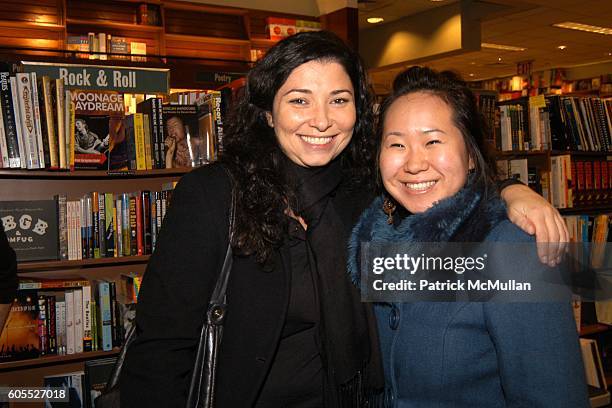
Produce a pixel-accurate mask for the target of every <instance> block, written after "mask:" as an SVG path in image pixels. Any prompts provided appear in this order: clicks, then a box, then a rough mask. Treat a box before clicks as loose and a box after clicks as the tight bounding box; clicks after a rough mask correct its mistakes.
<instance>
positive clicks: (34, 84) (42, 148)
mask: <svg viewBox="0 0 612 408" xmlns="http://www.w3.org/2000/svg"><path fill="white" fill-rule="evenodd" d="M30 85H31V89H32V111H33V117H34V128H35V131H36V138H37V144H38V157H39V159H40V166H39V167H40V168H41V169H44V168H45V167H47V166H48V165H49V145H48V143H47V138H46V137H45V138H43V133H42V126H41V124H42V117H41V115H40V96H39V95H38V80H37V78H36V72H32V73H30Z"/></svg>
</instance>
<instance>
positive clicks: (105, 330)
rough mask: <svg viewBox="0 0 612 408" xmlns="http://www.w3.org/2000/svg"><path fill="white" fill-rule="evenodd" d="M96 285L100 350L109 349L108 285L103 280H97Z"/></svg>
mask: <svg viewBox="0 0 612 408" xmlns="http://www.w3.org/2000/svg"><path fill="white" fill-rule="evenodd" d="M97 286H98V290H97V298H96V304H97V305H98V308H99V311H98V313H99V318H98V321H99V322H100V325H99V327H98V336H99V338H100V339H101V346H102V350H104V351H110V350H111V349H112V348H113V337H112V336H113V335H112V316H111V313H112V310H111V303H110V302H111V300H110V287H109V284H108V282H105V281H98V282H97Z"/></svg>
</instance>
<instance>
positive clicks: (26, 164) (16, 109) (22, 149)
mask: <svg viewBox="0 0 612 408" xmlns="http://www.w3.org/2000/svg"><path fill="white" fill-rule="evenodd" d="M10 81H11V92H12V94H13V95H12V96H13V113H14V114H15V130H16V131H17V139H18V140H19V156H20V157H21V168H22V169H25V168H28V169H30V168H32V167H31V166H32V163H31V160H30V157H29V156H30V155H29V149H30V147H29V143H27V142H26V139H25V138H24V135H23V126H22V123H21V106H20V105H21V104H20V103H19V96H18V95H19V91H18V90H17V78H15V77H11V78H10Z"/></svg>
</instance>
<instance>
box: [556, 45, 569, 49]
mask: <svg viewBox="0 0 612 408" xmlns="http://www.w3.org/2000/svg"><path fill="white" fill-rule="evenodd" d="M557 48H558V49H560V50H564V49H566V48H567V45H560V46H558V47H557Z"/></svg>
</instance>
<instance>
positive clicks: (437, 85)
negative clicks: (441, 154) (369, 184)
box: [376, 66, 496, 194]
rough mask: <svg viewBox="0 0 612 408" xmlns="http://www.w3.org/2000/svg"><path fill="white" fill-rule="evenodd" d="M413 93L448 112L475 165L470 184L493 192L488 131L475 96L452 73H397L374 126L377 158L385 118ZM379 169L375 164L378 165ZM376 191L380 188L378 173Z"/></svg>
mask: <svg viewBox="0 0 612 408" xmlns="http://www.w3.org/2000/svg"><path fill="white" fill-rule="evenodd" d="M415 92H424V93H429V94H432V95H435V96H437V97H439V98H440V99H441V100H442V101H444V102H445V103H446V104H447V105H448V106H449V107H450V109H451V112H452V119H453V123H454V124H455V126H456V127H457V129H459V131H460V132H461V135H462V136H463V141H464V142H465V146H466V148H467V153H468V155H469V157H471V158H472V160H473V162H474V170H473V177H471V180H472V181H473V182H474V183H477V184H479V185H481V186H483V187H484V188H485V193H487V194H490V193H493V192H495V191H496V184H495V181H494V180H495V177H496V167H495V161H494V159H493V157H492V156H491V154H490V153H489V147H488V146H487V144H486V135H487V133H488V132H489V129H488V127H487V125H486V122H485V120H484V117H483V115H482V114H481V112H480V110H479V109H478V103H477V102H476V97H475V96H474V93H473V92H472V91H471V90H470V88H469V87H468V86H467V84H466V83H465V82H464V81H463V79H461V77H460V76H459V75H458V74H456V73H454V72H452V71H441V72H439V71H435V70H433V69H431V68H427V67H419V66H413V67H410V68H408V69H406V70H405V71H403V72H401V73H399V74H398V75H397V77H395V79H394V80H393V90H392V91H391V95H389V96H388V97H387V99H385V101H384V102H383V103H382V105H381V107H380V111H379V115H378V118H377V119H378V120H377V125H376V135H377V140H378V149H377V157H378V156H379V155H380V149H381V146H382V137H383V131H384V122H385V115H386V114H387V111H388V110H389V108H390V107H391V105H392V104H393V103H394V102H395V101H397V100H398V99H399V98H401V97H402V96H405V95H409V94H411V93H415ZM377 169H378V164H377ZM378 174H379V178H378V187H380V188H382V186H381V184H382V181H381V180H380V172H378Z"/></svg>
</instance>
